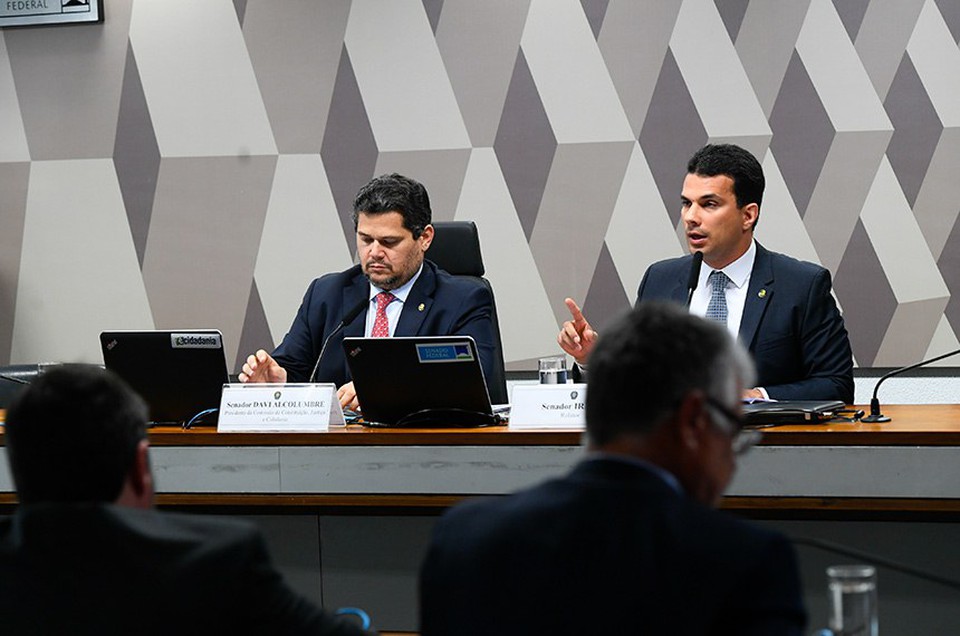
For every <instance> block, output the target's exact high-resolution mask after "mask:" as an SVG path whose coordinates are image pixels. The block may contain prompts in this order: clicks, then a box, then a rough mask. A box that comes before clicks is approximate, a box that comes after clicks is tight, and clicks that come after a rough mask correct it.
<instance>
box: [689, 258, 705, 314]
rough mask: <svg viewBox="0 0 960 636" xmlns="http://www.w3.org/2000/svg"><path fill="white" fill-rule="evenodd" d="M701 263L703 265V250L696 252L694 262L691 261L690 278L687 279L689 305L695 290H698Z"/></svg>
mask: <svg viewBox="0 0 960 636" xmlns="http://www.w3.org/2000/svg"><path fill="white" fill-rule="evenodd" d="M701 265H703V252H694V253H693V262H692V263H690V278H688V279H687V307H690V301H691V300H693V292H694V291H696V289H697V285H698V284H699V283H700V266H701Z"/></svg>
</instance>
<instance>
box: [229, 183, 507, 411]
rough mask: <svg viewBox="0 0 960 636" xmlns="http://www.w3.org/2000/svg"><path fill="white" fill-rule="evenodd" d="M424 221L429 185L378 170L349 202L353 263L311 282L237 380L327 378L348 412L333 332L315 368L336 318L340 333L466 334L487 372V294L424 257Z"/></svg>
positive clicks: (348, 391)
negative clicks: (272, 343) (280, 334)
mask: <svg viewBox="0 0 960 636" xmlns="http://www.w3.org/2000/svg"><path fill="white" fill-rule="evenodd" d="M431 218H432V212H431V209H430V198H429V196H428V195H427V191H426V189H425V188H424V187H423V186H422V185H421V184H420V183H418V182H416V181H414V180H413V179H409V178H407V177H404V176H402V175H398V174H391V175H383V176H380V177H377V178H375V179H373V180H372V181H371V182H370V183H368V184H367V185H365V186H364V187H363V188H361V190H360V192H359V193H358V194H357V197H356V199H355V200H354V202H353V223H354V227H355V228H356V230H357V254H358V255H359V257H360V264H359V265H355V266H354V267H351V268H350V269H348V270H346V271H343V272H339V273H336V274H327V275H326V276H323V277H321V278H318V279H316V280H315V281H313V283H312V284H311V285H310V288H309V289H308V290H307V293H306V295H305V296H304V297H303V303H302V304H301V305H300V310H299V311H298V312H297V317H296V318H295V319H294V321H293V325H292V326H291V327H290V331H289V332H288V333H287V335H286V336H285V337H284V338H283V342H281V343H280V346H278V347H277V348H276V349H275V350H274V352H273V355H272V356H271V355H270V354H268V353H267V352H266V351H264V350H262V349H261V350H259V351H257V352H256V353H255V354H254V355H251V356H249V357H248V358H247V361H246V363H245V364H244V365H243V370H242V372H241V373H240V381H241V382H287V381H291V382H309V381H314V380H319V381H322V382H333V383H334V384H336V385H337V386H338V387H339V389H338V391H337V395H338V396H339V398H340V404H341V406H343V407H344V408H348V407H349V408H356V407H357V406H358V404H357V399H356V391H355V390H354V388H353V382H352V381H351V380H350V371H349V369H348V368H347V362H346V360H345V358H344V355H343V350H342V349H341V348H340V339H339V338H337V339H334V340H333V341H331V343H330V345H329V346H328V348H327V351H326V352H324V354H323V359H322V360H320V361H319V365H317V363H318V357H319V356H320V350H321V348H322V346H323V343H324V342H325V341H326V339H327V337H328V336H329V335H330V334H332V333H333V332H334V331H335V330H336V329H337V327H338V326H340V325H341V323H345V324H344V326H343V327H342V332H343V335H344V336H364V335H365V336H368V337H370V336H418V335H424V336H447V335H464V336H472V337H473V339H474V341H476V344H477V350H478V354H479V356H480V363H481V365H482V367H483V372H484V376H485V377H487V378H491V377H495V376H494V373H493V370H494V369H493V365H494V355H493V350H494V333H493V320H492V315H493V301H492V299H491V297H490V293H489V291H488V290H487V289H486V288H485V287H484V286H483V285H482V284H480V283H479V282H476V281H472V280H469V279H463V278H457V277H455V276H451V275H450V274H448V273H446V272H444V271H443V270H441V269H439V268H438V267H437V266H436V265H434V264H433V263H431V262H430V261H426V260H424V255H425V254H426V252H427V250H428V249H429V248H430V243H431V241H432V240H433V226H432V225H431V224H430V222H431ZM361 316H362V317H363V318H361ZM385 364H389V362H388V361H387V362H386V363H385ZM315 365H317V368H316V371H314V366H315Z"/></svg>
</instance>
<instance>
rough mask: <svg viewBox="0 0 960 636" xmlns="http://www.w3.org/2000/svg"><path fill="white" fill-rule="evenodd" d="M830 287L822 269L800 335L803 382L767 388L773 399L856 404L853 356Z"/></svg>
mask: <svg viewBox="0 0 960 636" xmlns="http://www.w3.org/2000/svg"><path fill="white" fill-rule="evenodd" d="M830 288H831V284H830V272H829V271H827V270H825V269H821V270H820V271H819V272H818V273H817V274H816V276H814V278H813V281H812V283H811V285H810V288H809V292H808V294H807V298H806V302H805V303H804V304H803V314H802V320H801V324H800V334H799V335H800V343H799V345H800V349H801V354H802V364H803V374H802V375H803V379H801V380H797V381H796V382H790V383H786V384H775V385H770V386H768V385H763V388H765V389H766V390H767V393H768V394H769V395H770V397H771V398H774V399H777V400H810V399H818V400H842V401H843V402H846V403H848V404H850V403H852V402H853V354H852V353H851V350H850V340H849V339H848V338H847V330H846V328H845V327H844V325H843V318H842V317H841V316H840V311H839V310H838V309H837V304H836V302H834V300H833V296H832V295H831V294H830Z"/></svg>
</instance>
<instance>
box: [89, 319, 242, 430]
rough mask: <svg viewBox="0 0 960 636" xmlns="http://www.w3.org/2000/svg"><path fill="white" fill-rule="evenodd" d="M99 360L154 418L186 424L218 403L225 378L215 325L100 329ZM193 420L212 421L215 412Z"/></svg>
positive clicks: (152, 420)
mask: <svg viewBox="0 0 960 636" xmlns="http://www.w3.org/2000/svg"><path fill="white" fill-rule="evenodd" d="M100 348H101V350H102V351H103V364H104V366H105V367H106V368H108V369H110V370H111V371H113V372H114V373H116V374H117V375H119V376H120V377H121V378H123V379H124V380H126V382H127V384H129V385H130V386H131V387H132V388H133V389H134V390H135V391H136V392H137V393H139V394H140V396H141V397H142V398H143V399H144V400H146V402H147V404H148V405H149V406H150V420H151V422H152V423H155V424H174V423H176V424H186V423H188V422H191V421H192V420H194V418H197V417H198V416H199V415H200V414H201V413H203V412H204V411H207V410H209V409H217V408H218V407H219V406H220V394H221V392H222V391H223V385H224V384H225V383H226V382H227V381H228V378H227V364H226V358H225V357H224V353H223V336H222V335H221V334H220V332H219V331H217V330H215V329H182V330H176V331H104V332H103V333H101V334H100ZM194 423H202V424H214V423H216V414H215V413H210V414H207V415H204V416H203V417H202V419H198V421H196V422H194Z"/></svg>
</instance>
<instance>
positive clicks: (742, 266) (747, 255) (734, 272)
mask: <svg viewBox="0 0 960 636" xmlns="http://www.w3.org/2000/svg"><path fill="white" fill-rule="evenodd" d="M756 259H757V243H756V241H753V240H751V241H750V247H748V248H747V251H746V252H744V253H743V254H741V255H740V258H738V259H737V260H735V261H733V262H732V263H730V264H729V265H727V266H726V267H724V268H723V269H720V270H715V269H713V268H712V267H709V266H708V267H705V268H704V269H705V270H706V273H705V276H704V280H703V281H701V282H705V281H706V277H709V276H710V273H711V272H715V271H720V272H723V273H724V274H726V275H727V278H729V279H730V282H732V283H733V284H734V286H735V287H737V289H739V288H741V287H743V286H744V285H746V284H747V281H748V280H750V272H752V271H753V262H754V261H755V260H756ZM701 275H703V274H701Z"/></svg>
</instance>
